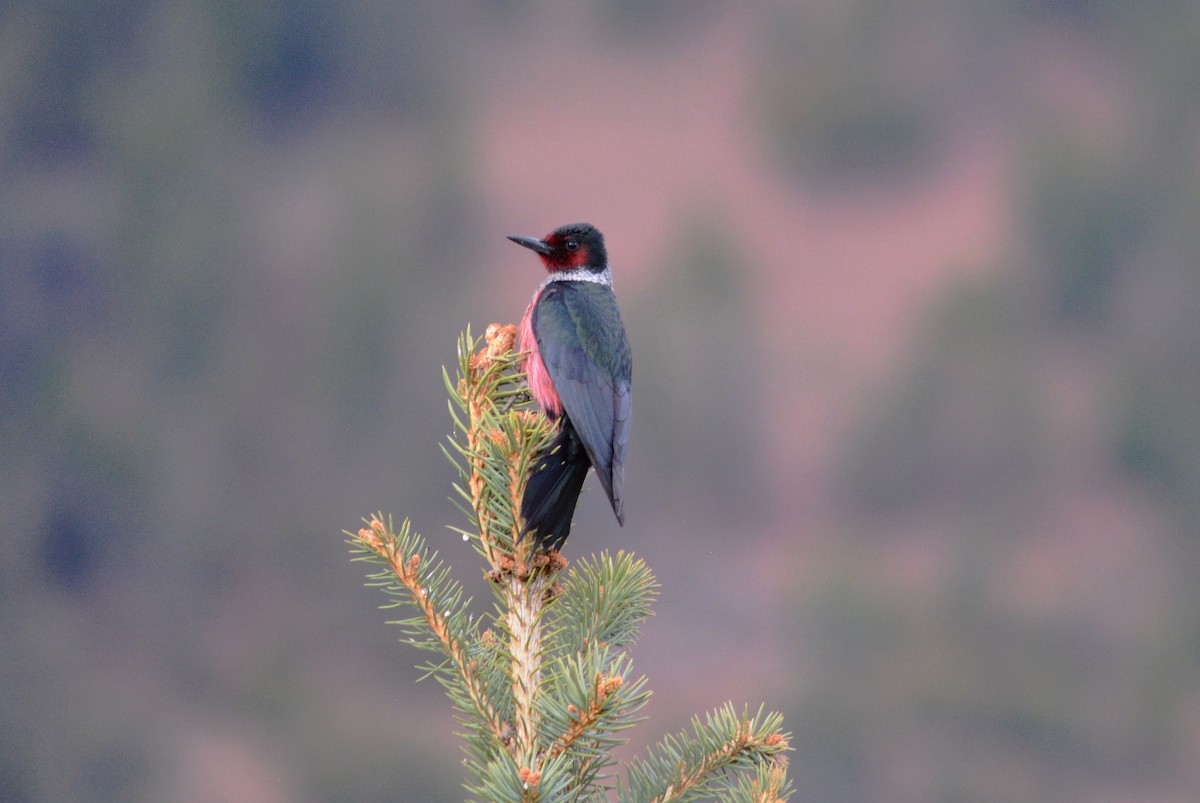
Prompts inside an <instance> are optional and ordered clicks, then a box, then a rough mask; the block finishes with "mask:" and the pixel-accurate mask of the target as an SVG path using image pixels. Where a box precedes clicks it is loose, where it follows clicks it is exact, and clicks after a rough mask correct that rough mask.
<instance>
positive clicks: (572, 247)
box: [567, 240, 579, 251]
mask: <svg viewBox="0 0 1200 803" xmlns="http://www.w3.org/2000/svg"><path fill="white" fill-rule="evenodd" d="M567 250H568V251H578V250H579V241H578V240H567Z"/></svg>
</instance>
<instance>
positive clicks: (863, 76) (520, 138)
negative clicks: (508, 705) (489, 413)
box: [0, 0, 1200, 803]
mask: <svg viewBox="0 0 1200 803" xmlns="http://www.w3.org/2000/svg"><path fill="white" fill-rule="evenodd" d="M587 9H589V10H586V11H585V10H582V9H580V8H576V7H573V6H564V5H561V4H554V3H550V2H548V1H547V0H542V2H533V1H532V0H530V1H528V2H521V1H520V0H493V1H492V2H487V3H478V4H461V3H438V2H432V1H431V0H428V1H422V0H415V1H414V2H400V3H357V4H355V3H341V2H323V3H319V2H313V1H312V0H293V2H290V3H282V2H270V1H269V0H240V1H239V2H231V1H230V0H200V1H199V2H175V1H173V0H133V1H132V2H130V1H129V0H126V2H120V3H118V2H112V0H75V1H74V2H67V1H66V0H42V2H36V3H35V2H31V1H30V0H14V2H9V3H4V4H0V121H2V123H3V124H2V125H0V525H2V526H3V533H4V537H3V538H2V539H0V645H3V647H2V655H3V657H2V658H0V800H4V801H74V800H89V801H109V800H111V801H161V800H171V801H193V800H194V801H217V800H231V801H234V800H236V801H263V802H264V803H271V802H273V801H289V802H290V801H334V800H337V801H346V800H352V801H384V800H403V801H427V800H458V799H461V798H462V796H463V793H462V791H461V788H460V786H459V784H460V780H461V779H460V773H459V766H458V764H459V761H460V760H461V753H460V752H459V748H458V746H457V743H456V738H455V736H454V725H453V722H452V720H451V718H450V708H449V706H448V704H446V702H445V701H444V700H443V699H442V697H441V693H440V690H439V689H438V688H437V687H435V686H430V685H414V683H413V681H414V680H415V678H416V677H417V673H416V672H415V670H413V669H411V667H412V665H413V664H414V663H415V662H416V660H417V657H416V656H415V655H414V654H413V653H412V652H411V651H408V650H405V649H404V647H403V646H401V645H398V644H396V643H395V642H396V638H397V635H398V634H397V633H396V632H393V630H392V629H389V628H387V627H386V626H385V625H384V624H383V622H384V620H385V618H386V617H385V616H384V615H383V614H381V612H379V611H378V610H377V609H376V606H377V604H378V603H379V602H380V601H381V600H380V599H379V598H378V597H377V595H376V594H374V593H372V591H371V590H369V589H364V588H363V587H362V571H361V568H360V567H359V566H356V565H351V564H350V563H349V561H348V554H347V549H346V547H345V545H344V543H343V542H342V540H341V539H340V538H339V536H338V533H339V532H340V531H341V530H342V529H343V528H350V527H354V526H356V525H357V522H358V518H359V517H360V516H363V515H367V514H369V513H371V512H373V511H375V510H379V509H382V510H383V511H385V512H387V511H392V512H395V513H396V514H397V515H398V516H405V515H407V516H411V517H412V519H413V521H414V523H415V525H416V526H417V528H418V529H420V530H421V531H422V532H424V533H425V534H427V535H429V536H432V537H434V538H435V539H436V537H437V533H438V532H439V531H440V530H441V529H442V527H443V525H444V524H445V523H448V522H455V521H456V516H457V515H458V514H457V513H456V512H455V511H454V508H453V506H452V505H451V504H450V503H449V502H448V501H447V500H446V497H447V494H448V492H449V486H448V483H449V482H450V481H451V479H452V469H451V468H450V466H449V464H447V463H446V462H445V461H444V459H443V458H442V457H441V455H440V453H439V451H438V448H437V446H438V443H439V441H440V440H441V439H442V438H443V436H444V434H445V433H446V432H447V431H448V428H449V427H448V423H447V418H446V408H445V399H444V396H443V388H442V384H441V379H440V376H439V370H440V366H441V365H443V364H449V363H450V362H451V361H452V360H453V348H454V342H455V337H456V335H457V333H458V332H459V331H460V329H462V328H463V327H464V326H465V325H467V324H468V323H470V324H472V326H473V327H474V329H475V331H477V332H478V331H481V330H482V327H483V326H485V325H486V324H487V323H489V322H491V321H494V320H500V321H516V320H517V318H518V317H519V316H520V314H521V313H522V311H523V310H524V306H525V304H526V303H527V301H528V298H529V295H530V293H531V292H532V291H533V289H534V287H535V286H536V284H537V282H538V281H539V280H540V275H539V271H540V268H539V267H538V266H537V265H536V263H535V262H534V261H532V260H531V259H530V258H529V255H528V253H526V252H524V251H523V250H522V249H517V248H514V247H513V246H512V245H511V244H510V243H508V242H507V241H506V240H505V239H504V235H507V234H533V235H540V234H543V233H545V232H547V231H549V230H550V229H552V228H553V227H555V226H557V225H559V224H562V223H567V222H572V221H576V220H588V221H590V222H592V223H595V224H596V225H597V226H599V227H600V228H601V229H602V230H603V231H604V232H605V234H606V236H607V239H608V246H609V253H610V255H611V256H612V259H613V267H614V271H615V273H616V284H617V293H618V296H619V297H620V299H621V303H622V309H623V312H624V315H625V320H626V325H627V327H628V329H629V334H630V339H631V342H632V345H633V350H634V361H635V395H636V400H637V403H636V407H637V413H636V423H635V425H634V442H633V446H632V449H631V461H632V465H631V467H630V484H631V487H633V488H634V489H635V490H636V492H635V493H632V494H630V497H629V500H628V524H627V526H626V527H625V528H624V529H621V528H618V527H617V526H616V524H615V522H613V521H612V517H611V513H610V512H609V511H608V510H607V506H606V504H605V503H604V500H603V497H602V495H601V496H599V497H598V496H597V495H596V494H595V493H588V494H585V497H584V501H583V503H582V504H581V508H580V512H579V516H578V519H577V524H576V528H575V530H574V532H575V535H573V536H572V539H571V542H570V544H569V545H568V550H567V552H568V557H571V556H572V553H574V555H575V556H577V555H579V554H585V553H588V552H592V551H598V550H600V549H602V548H613V549H615V548H624V549H633V550H636V551H637V552H638V553H639V554H641V555H643V556H644V557H645V558H646V559H647V562H648V563H649V564H650V566H651V567H652V568H653V569H654V570H655V572H656V574H657V575H658V576H659V579H660V580H661V582H662V585H663V591H662V599H661V603H660V606H659V609H658V614H657V616H656V617H655V618H654V619H653V620H652V622H651V623H650V625H649V627H648V628H647V630H646V632H645V634H644V636H643V638H642V642H641V644H640V645H639V646H638V647H637V648H636V649H635V658H636V660H637V661H638V666H639V668H640V670H642V671H644V672H646V673H647V674H648V676H649V680H650V687H651V688H653V689H655V692H656V693H655V697H654V700H653V702H652V703H651V705H650V706H649V708H648V709H647V713H648V716H649V720H648V721H647V722H646V723H645V724H644V725H642V726H641V727H640V728H639V729H637V730H635V731H634V732H633V744H632V746H631V752H632V750H635V749H638V748H640V747H641V746H644V745H645V744H647V743H649V742H652V741H656V740H657V739H658V738H659V737H660V736H661V735H662V734H663V733H665V732H668V731H672V730H676V729H678V728H679V727H681V726H682V725H683V724H684V723H685V722H686V720H687V719H688V718H689V717H690V715H691V714H692V713H694V712H696V711H700V710H704V709H707V708H711V707H712V706H714V705H716V704H718V703H720V702H722V701H724V700H725V699H728V698H732V699H733V700H734V702H735V703H738V704H741V703H752V704H757V703H758V702H760V701H765V702H767V703H768V705H770V706H772V707H780V708H781V709H782V710H783V711H784V712H785V714H786V715H787V718H788V721H787V725H788V727H789V728H790V729H791V730H792V731H794V733H795V740H794V744H795V746H796V748H797V750H796V753H795V755H794V758H793V773H792V774H793V776H794V777H795V779H796V782H797V787H798V790H799V791H798V793H797V795H796V797H795V798H794V799H795V800H798V801H809V800H814V801H889V802H895V801H899V803H906V802H907V801H912V803H918V802H921V801H964V802H970V803H976V802H978V803H990V802H991V801H996V802H997V803H999V802H1000V801H1004V802H1005V803H1014V802H1015V803H1022V802H1024V801H1029V802H1030V803H1032V802H1033V801H1046V800H1054V801H1101V802H1104V801H1114V802H1115V801H1134V800H1136V801H1139V802H1141V803H1150V802H1153V803H1160V802H1161V803H1166V802H1168V801H1172V802H1174V801H1180V802H1183V801H1193V800H1196V799H1198V798H1200V766H1198V765H1197V762H1196V761H1195V757H1196V756H1197V755H1200V627H1198V626H1197V622H1200V591H1198V590H1197V589H1198V588H1200V583H1197V578H1198V577H1200V541H1198V540H1197V526H1196V522H1197V521H1198V520H1200V316H1198V315H1197V312H1196V310H1197V303H1198V302H1200V270H1198V267H1200V230H1198V229H1197V226H1196V221H1197V220H1200V84H1198V83H1197V82H1196V76H1197V75H1198V74H1200V9H1198V8H1197V7H1195V4H1188V3H1181V2H1147V3H1138V4H1122V3H1114V2H1101V1H1100V0H1096V1H1095V2H1085V1H1084V0H1076V1H1075V2H1067V1H1066V0H1058V1H1057V2H1051V1H1050V0H1043V2H1032V1H1031V0H1024V1H1023V2H1017V1H1016V0H986V1H985V2H982V3H975V4H969V5H963V4H954V3H950V2H945V0H904V1H903V2H892V3H886V2H881V1H879V0H873V1H871V2H867V1H866V0H864V1H863V2H852V3H846V2H835V1H834V0H825V1H824V2H812V3H804V4H798V3H790V2H785V0H769V1H768V2H764V3H759V4H753V5H746V6H745V7H741V6H733V5H731V4H722V3H716V2H691V3H685V2H681V1H680V0H669V1H668V2H659V3H653V4H650V3H636V2H630V0H607V2H601V3H596V4H589V5H588V6H587ZM442 554H443V555H445V556H446V557H448V559H449V560H450V561H451V562H452V563H455V564H457V565H458V567H459V569H460V573H461V576H462V578H463V580H464V582H466V583H468V584H475V583H479V582H480V581H479V580H478V574H477V572H476V570H475V557H474V555H473V554H472V553H471V552H470V550H469V549H468V548H467V547H466V546H465V545H463V544H462V543H461V542H459V541H458V540H457V539H455V538H454V537H453V535H452V534H451V533H448V532H447V533H445V542H444V545H443V546H442ZM478 595H479V597H480V598H481V599H483V598H485V597H486V596H487V595H486V593H484V592H483V590H482V585H480V586H479V593H478Z"/></svg>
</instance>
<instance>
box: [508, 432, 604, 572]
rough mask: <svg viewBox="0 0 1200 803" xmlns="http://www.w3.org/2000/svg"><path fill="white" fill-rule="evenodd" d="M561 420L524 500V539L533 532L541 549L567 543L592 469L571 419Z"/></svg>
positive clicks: (529, 482)
mask: <svg viewBox="0 0 1200 803" xmlns="http://www.w3.org/2000/svg"><path fill="white" fill-rule="evenodd" d="M560 420H561V426H560V428H559V430H558V434H557V435H555V436H554V440H553V441H551V442H550V445H549V446H548V447H546V449H545V451H543V452H542V453H541V454H540V455H538V459H537V461H536V462H535V463H534V468H533V473H532V474H530V476H529V481H528V482H527V483H526V484H525V496H524V497H522V499H521V518H523V519H525V527H524V528H523V529H522V530H521V537H522V538H524V537H525V535H526V534H529V533H532V534H533V539H534V545H535V546H537V547H538V548H539V549H540V548H546V549H560V548H561V547H562V545H563V542H564V541H566V540H567V536H568V535H569V534H570V532H571V518H572V517H573V516H574V515H575V503H576V502H577V501H579V493H580V492H581V491H582V490H583V479H584V477H586V476H587V471H588V468H590V467H591V462H590V461H589V460H588V457H587V452H586V451H585V450H584V448H583V442H582V441H581V440H579V435H577V434H576V433H575V428H574V427H573V426H571V420H570V419H569V418H567V417H566V416H563V417H562V418H561V419H560Z"/></svg>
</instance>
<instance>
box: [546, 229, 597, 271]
mask: <svg viewBox="0 0 1200 803" xmlns="http://www.w3.org/2000/svg"><path fill="white" fill-rule="evenodd" d="M545 239H546V243H547V244H548V245H549V246H550V247H551V248H553V249H554V251H553V252H552V253H550V254H546V255H543V256H542V261H543V262H545V263H546V270H551V271H568V270H575V269H576V268H583V267H586V266H587V264H588V247H587V245H586V244H584V243H583V242H581V241H580V240H579V239H578V238H577V237H573V236H566V237H564V236H563V235H561V234H550V235H548V236H547V237H546V238H545Z"/></svg>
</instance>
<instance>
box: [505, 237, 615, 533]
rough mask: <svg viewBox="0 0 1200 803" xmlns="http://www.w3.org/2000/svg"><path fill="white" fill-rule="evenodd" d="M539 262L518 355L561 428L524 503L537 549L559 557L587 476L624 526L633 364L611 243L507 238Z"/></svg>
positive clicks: (539, 465) (548, 412)
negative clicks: (540, 275) (542, 274)
mask: <svg viewBox="0 0 1200 803" xmlns="http://www.w3.org/2000/svg"><path fill="white" fill-rule="evenodd" d="M508 239H510V240H512V241H513V242H514V243H517V244H518V245H523V246H525V247H526V248H528V249H530V250H532V251H534V252H535V253H536V254H537V255H538V256H539V257H541V260H542V264H543V265H544V266H545V268H546V270H547V271H548V273H549V275H548V276H546V278H545V280H544V281H543V282H542V283H541V284H540V285H538V288H537V290H536V291H535V292H534V294H533V299H532V300H531V301H530V302H529V307H528V308H527V309H526V310H525V315H524V317H523V318H522V319H521V326H520V349H521V351H523V352H526V353H527V355H528V356H526V358H525V374H526V377H527V379H528V382H529V389H530V391H531V392H532V394H533V398H534V400H535V401H537V403H538V405H539V406H541V408H542V411H543V412H544V413H545V414H546V416H547V417H549V418H550V419H551V420H552V421H554V422H555V423H556V425H557V427H558V430H557V432H556V433H555V436H554V440H553V441H552V442H551V443H550V445H549V446H548V447H546V449H545V450H544V451H543V452H542V453H541V454H539V455H538V458H537V460H536V461H535V462H534V468H533V472H532V474H531V475H530V477H529V481H528V482H527V483H526V486H525V496H524V497H523V498H522V500H521V517H522V518H523V519H524V520H525V525H524V527H523V528H522V530H521V537H522V538H524V537H525V536H526V535H528V534H532V537H533V539H534V545H535V546H536V547H537V548H545V549H561V548H562V545H563V542H564V541H566V540H567V535H568V534H570V532H571V517H572V516H573V515H574V513H575V503H576V502H577V501H578V500H579V493H580V491H581V490H582V489H583V480H584V477H585V476H586V475H587V472H588V468H594V469H595V470H596V476H597V477H599V478H600V484H601V485H602V486H603V487H604V493H605V494H606V495H607V496H608V501H609V503H610V504H611V505H612V509H613V513H615V514H616V516H617V523H618V524H620V525H622V526H624V524H625V500H624V486H625V453H626V451H627V449H628V447H629V417H630V412H631V410H632V406H633V402H632V397H631V396H630V390H629V387H630V376H631V360H630V355H629V341H628V340H627V339H626V337H625V326H624V324H622V323H621V313H620V311H619V310H618V309H617V297H616V296H615V295H614V294H613V289H612V270H611V269H610V268H609V266H608V254H607V252H606V251H605V250H604V237H603V236H602V235H601V234H600V232H599V231H597V230H596V228H595V227H594V226H591V225H590V224H587V223H575V224H572V225H569V226H561V227H559V228H557V229H555V230H554V231H552V232H551V233H550V234H548V235H546V236H545V237H544V238H542V239H538V238H536V237H517V236H510V237H509V238H508Z"/></svg>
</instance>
